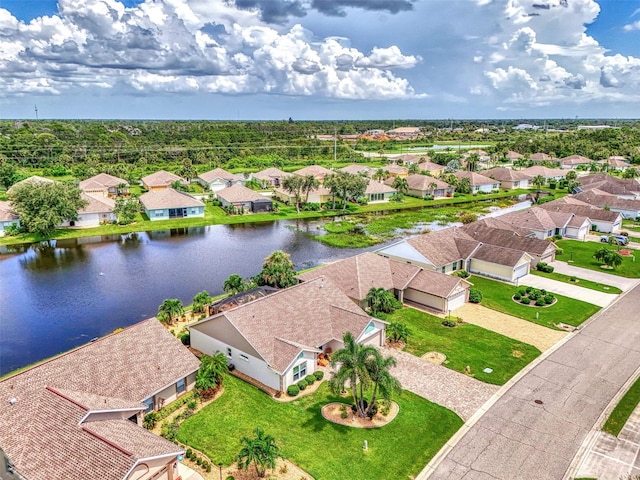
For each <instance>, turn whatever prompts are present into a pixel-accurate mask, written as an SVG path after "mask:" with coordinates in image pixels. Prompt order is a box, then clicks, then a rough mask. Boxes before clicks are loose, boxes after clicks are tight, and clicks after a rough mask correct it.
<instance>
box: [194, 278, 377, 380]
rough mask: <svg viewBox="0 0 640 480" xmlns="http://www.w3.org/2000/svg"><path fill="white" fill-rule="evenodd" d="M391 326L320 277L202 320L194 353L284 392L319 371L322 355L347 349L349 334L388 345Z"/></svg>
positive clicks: (363, 341) (196, 326)
mask: <svg viewBox="0 0 640 480" xmlns="http://www.w3.org/2000/svg"><path fill="white" fill-rule="evenodd" d="M385 325H386V322H384V321H382V320H379V319H377V318H373V317H371V316H369V315H367V313H366V312H364V311H363V310H362V309H361V308H360V307H359V306H358V305H356V304H355V303H354V302H353V301H352V300H351V299H350V298H349V297H348V296H346V295H345V294H344V293H342V291H341V290H340V289H339V288H338V287H337V286H336V285H335V284H334V283H333V282H332V281H331V280H329V279H328V278H324V277H318V278H315V279H313V280H310V281H308V282H304V283H300V284H298V285H295V286H293V287H289V288H286V289H284V290H280V291H279V292H276V293H273V294H271V295H269V296H266V297H262V298H259V299H257V300H254V301H252V302H249V303H245V304H243V305H240V306H238V307H236V308H233V309H231V310H226V311H224V312H221V313H219V314H217V315H214V316H211V317H208V318H205V319H204V320H200V321H199V322H197V323H195V324H192V325H191V326H190V327H189V331H190V334H191V335H190V337H191V346H192V347H193V348H196V349H197V350H199V351H201V352H203V353H205V354H209V355H211V354H213V353H215V352H222V353H224V354H225V355H226V356H227V359H228V362H229V363H232V364H233V365H234V366H235V368H236V369H237V370H238V371H240V372H241V373H243V374H245V375H247V376H249V377H251V378H253V379H255V380H257V381H258V382H260V383H262V384H263V385H265V386H266V387H268V388H270V389H272V390H275V391H280V392H284V391H286V390H287V387H288V386H289V385H293V384H295V383H296V382H298V381H299V380H302V379H303V378H304V377H305V376H306V375H310V374H312V373H313V372H314V371H315V370H316V369H317V368H318V359H319V355H320V354H323V353H324V354H326V353H330V352H331V351H335V350H338V349H340V348H343V346H344V345H343V343H342V338H343V336H344V334H345V333H346V332H351V333H352V334H353V336H354V338H355V340H356V342H358V343H360V344H366V345H374V346H376V347H380V346H382V345H384V342H385Z"/></svg>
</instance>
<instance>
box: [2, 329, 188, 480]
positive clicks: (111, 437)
mask: <svg viewBox="0 0 640 480" xmlns="http://www.w3.org/2000/svg"><path fill="white" fill-rule="evenodd" d="M198 367H199V361H198V359H197V358H196V357H195V356H194V355H193V354H191V353H190V352H189V351H188V350H187V349H186V348H185V347H184V346H183V345H182V344H181V342H180V341H179V340H178V339H177V338H175V337H174V336H173V335H171V334H170V333H169V332H168V331H167V329H166V328H164V327H163V326H162V325H161V324H160V323H159V322H158V321H157V320H156V319H155V318H152V319H149V320H146V321H144V322H141V323H138V324H136V325H133V326H131V327H128V328H125V329H124V330H122V331H121V332H119V333H114V334H111V335H108V336H106V337H103V338H101V339H99V340H96V341H95V342H92V343H89V344H87V345H84V346H82V347H79V348H77V349H75V350H72V351H70V352H68V353H65V354H62V355H60V356H58V357H55V358H53V359H51V360H48V361H46V362H44V363H42V364H40V365H37V366H35V367H32V368H29V369H27V370H25V371H22V372H20V373H17V374H15V375H13V376H11V377H8V378H6V379H4V380H2V381H0V403H2V405H3V408H1V409H0V445H2V449H3V450H4V451H5V452H6V453H7V455H8V456H9V458H11V460H12V461H13V463H14V464H15V466H16V469H17V470H18V471H19V472H21V473H22V474H23V475H24V476H25V477H27V478H29V480H45V479H46V480H49V479H52V478H84V479H87V480H100V479H104V480H121V479H122V478H124V476H125V474H126V473H127V472H128V471H129V469H130V468H131V467H132V466H133V465H135V463H136V462H137V461H138V460H140V459H142V458H149V457H152V456H160V455H173V454H176V453H178V452H180V451H181V449H180V448H179V447H177V446H176V445H174V444H172V443H170V442H167V441H166V440H164V439H162V438H160V437H157V436H156V435H153V434H152V433H150V432H148V431H146V430H145V429H143V428H141V427H138V426H137V425H135V424H134V423H132V422H129V421H127V420H122V421H120V420H109V421H106V420H105V421H88V418H87V414H88V413H90V412H91V411H95V410H98V407H105V406H106V408H102V410H132V409H134V408H137V409H138V411H140V410H143V409H144V405H142V404H141V403H140V402H141V401H142V400H144V399H145V398H148V397H149V396H151V395H153V394H155V393H157V392H159V391H162V390H163V389H164V388H166V387H167V386H169V385H171V384H173V383H175V381H176V380H177V379H179V378H184V377H185V376H187V375H189V374H191V373H193V372H195V371H196V370H197V369H198ZM11 399H15V400H16V401H15V403H14V404H13V405H11V404H10V400H11ZM127 416H129V415H127ZM83 420H84V421H83ZM81 422H82V423H81Z"/></svg>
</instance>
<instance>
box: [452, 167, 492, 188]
mask: <svg viewBox="0 0 640 480" xmlns="http://www.w3.org/2000/svg"><path fill="white" fill-rule="evenodd" d="M454 175H455V176H456V178H457V179H458V180H461V179H463V178H468V179H469V182H470V184H471V186H478V185H493V184H495V183H498V182H497V181H496V180H494V179H493V178H489V177H487V176H485V175H481V174H479V173H476V172H465V171H460V172H454Z"/></svg>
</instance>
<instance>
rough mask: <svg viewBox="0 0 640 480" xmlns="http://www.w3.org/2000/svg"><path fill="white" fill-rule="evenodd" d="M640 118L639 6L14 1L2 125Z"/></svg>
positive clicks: (589, 2)
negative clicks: (20, 121)
mask: <svg viewBox="0 0 640 480" xmlns="http://www.w3.org/2000/svg"><path fill="white" fill-rule="evenodd" d="M35 105H37V106H38V113H39V116H40V118H150V119H156V118H160V119H232V120H244V119H249V120H261V119H286V118H289V117H293V118H294V119H299V120H306V119H321V120H348V119H376V118H380V119H382V118H385V119H386V118H390V119H405V118H427V119H428V118H543V117H576V116H578V117H581V118H587V117H608V118H623V117H638V116H639V115H638V112H640V0H121V1H118V0H59V1H57V2H56V1H55V0H54V1H51V0H2V1H1V3H0V117H2V118H34V117H35V111H34V107H35Z"/></svg>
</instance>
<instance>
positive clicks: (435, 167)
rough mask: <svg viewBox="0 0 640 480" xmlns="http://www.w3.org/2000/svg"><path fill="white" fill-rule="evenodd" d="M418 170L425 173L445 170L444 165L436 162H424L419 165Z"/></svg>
mask: <svg viewBox="0 0 640 480" xmlns="http://www.w3.org/2000/svg"><path fill="white" fill-rule="evenodd" d="M418 168H419V169H420V170H421V171H423V172H441V171H442V170H444V169H445V166H444V165H440V164H438V163H434V162H429V161H427V162H422V163H419V164H418Z"/></svg>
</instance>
